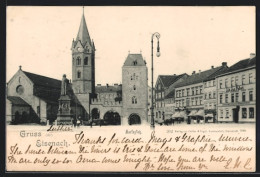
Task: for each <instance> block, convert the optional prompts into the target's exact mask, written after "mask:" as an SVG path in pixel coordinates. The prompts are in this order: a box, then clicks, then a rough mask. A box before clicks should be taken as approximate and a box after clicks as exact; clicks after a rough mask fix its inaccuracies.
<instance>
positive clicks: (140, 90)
mask: <svg viewBox="0 0 260 177" xmlns="http://www.w3.org/2000/svg"><path fill="white" fill-rule="evenodd" d="M71 51H72V60H71V61H72V81H71V82H69V80H68V79H67V78H66V75H63V77H62V80H61V81H60V80H56V79H52V78H48V77H45V76H40V75H37V74H33V73H29V72H26V71H23V70H22V69H21V68H20V69H19V70H18V72H17V73H16V74H15V75H14V76H13V78H12V79H11V80H10V81H9V82H8V83H7V100H6V103H7V106H6V112H7V123H11V124H22V123H42V124H55V123H56V124H61V123H64V124H70V123H72V122H73V120H75V119H78V120H80V121H81V122H82V124H83V125H90V124H91V125H122V124H125V125H127V124H128V125H133V124H143V123H145V122H146V121H147V113H148V83H147V81H148V76H147V72H148V71H147V66H146V62H145V60H144V59H143V57H142V55H141V54H128V56H127V57H126V60H125V62H124V64H123V66H122V81H123V82H122V84H114V85H108V84H106V85H105V86H102V85H100V84H98V85H95V83H96V81H95V51H96V49H95V45H94V42H93V40H92V39H91V38H90V35H89V32H88V28H87V24H86V20H85V16H84V13H83V15H82V18H81V22H80V26H79V30H78V34H77V37H76V38H75V39H73V41H72V46H71ZM101 52H102V51H101Z"/></svg>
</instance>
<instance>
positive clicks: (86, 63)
mask: <svg viewBox="0 0 260 177" xmlns="http://www.w3.org/2000/svg"><path fill="white" fill-rule="evenodd" d="M84 65H88V57H86V58H85V59H84Z"/></svg>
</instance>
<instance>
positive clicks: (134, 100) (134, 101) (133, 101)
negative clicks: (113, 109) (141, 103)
mask: <svg viewBox="0 0 260 177" xmlns="http://www.w3.org/2000/svg"><path fill="white" fill-rule="evenodd" d="M132 104H137V98H136V97H135V96H133V97H132Z"/></svg>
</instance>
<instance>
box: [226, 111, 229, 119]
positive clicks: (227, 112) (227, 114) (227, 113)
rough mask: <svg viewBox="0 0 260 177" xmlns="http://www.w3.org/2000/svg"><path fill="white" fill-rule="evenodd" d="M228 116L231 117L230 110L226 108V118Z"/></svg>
mask: <svg viewBox="0 0 260 177" xmlns="http://www.w3.org/2000/svg"><path fill="white" fill-rule="evenodd" d="M228 118H229V110H228V109H226V119H228Z"/></svg>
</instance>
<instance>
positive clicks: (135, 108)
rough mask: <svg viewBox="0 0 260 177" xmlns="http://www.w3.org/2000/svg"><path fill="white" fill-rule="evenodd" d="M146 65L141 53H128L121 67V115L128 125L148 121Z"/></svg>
mask: <svg viewBox="0 0 260 177" xmlns="http://www.w3.org/2000/svg"><path fill="white" fill-rule="evenodd" d="M147 72H148V71H147V66H146V62H145V61H144V59H143V56H142V55H141V54H129V55H128V56H127V58H126V60H125V63H124V65H123V67H122V94H123V108H122V109H123V110H122V111H123V117H125V118H126V119H127V121H128V123H129V124H130V125H132V124H141V123H142V122H147V121H148V76H147V74H148V73H147Z"/></svg>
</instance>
